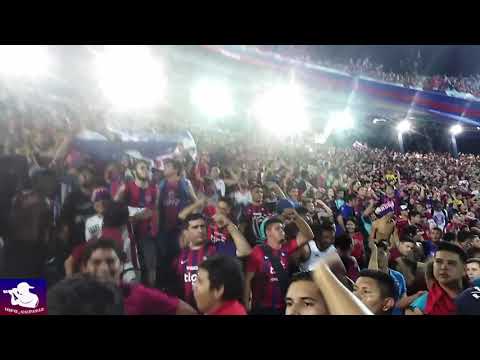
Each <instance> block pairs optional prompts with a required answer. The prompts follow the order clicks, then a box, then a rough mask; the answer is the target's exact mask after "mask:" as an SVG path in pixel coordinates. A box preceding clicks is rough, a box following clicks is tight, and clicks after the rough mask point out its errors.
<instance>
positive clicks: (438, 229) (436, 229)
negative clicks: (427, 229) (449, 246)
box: [432, 226, 443, 234]
mask: <svg viewBox="0 0 480 360" xmlns="http://www.w3.org/2000/svg"><path fill="white" fill-rule="evenodd" d="M432 231H440V232H441V233H442V234H443V230H442V229H440V228H439V227H438V226H436V227H434V228H433V229H432Z"/></svg>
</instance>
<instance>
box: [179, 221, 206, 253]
mask: <svg viewBox="0 0 480 360" xmlns="http://www.w3.org/2000/svg"><path fill="white" fill-rule="evenodd" d="M184 236H185V240H186V242H187V244H190V246H191V247H193V248H196V247H199V246H202V245H203V244H204V243H205V241H207V225H206V222H205V218H204V217H203V216H202V214H190V215H188V216H187V217H186V218H185V221H184Z"/></svg>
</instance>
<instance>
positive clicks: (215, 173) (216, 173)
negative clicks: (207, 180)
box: [210, 166, 220, 180]
mask: <svg viewBox="0 0 480 360" xmlns="http://www.w3.org/2000/svg"><path fill="white" fill-rule="evenodd" d="M210 176H211V177H212V179H215V180H217V179H218V178H219V177H220V169H219V168H218V167H216V166H214V167H212V170H210Z"/></svg>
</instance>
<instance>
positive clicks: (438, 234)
mask: <svg viewBox="0 0 480 360" xmlns="http://www.w3.org/2000/svg"><path fill="white" fill-rule="evenodd" d="M442 237H443V231H442V229H440V228H439V227H435V228H433V229H432V232H431V235H430V238H431V240H432V242H433V243H435V244H436V243H438V242H439V241H441V240H442Z"/></svg>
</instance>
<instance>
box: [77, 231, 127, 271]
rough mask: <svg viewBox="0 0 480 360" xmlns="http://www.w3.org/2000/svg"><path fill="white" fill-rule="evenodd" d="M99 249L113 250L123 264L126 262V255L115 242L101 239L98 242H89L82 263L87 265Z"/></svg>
mask: <svg viewBox="0 0 480 360" xmlns="http://www.w3.org/2000/svg"><path fill="white" fill-rule="evenodd" d="M98 249H112V250H113V251H115V254H117V256H118V258H119V259H120V261H121V262H125V260H126V254H125V253H124V251H123V250H122V249H121V248H120V245H119V244H118V243H117V242H116V241H115V240H112V239H107V238H103V237H101V238H100V239H98V240H91V241H88V242H87V245H86V246H85V249H84V251H83V255H82V261H81V263H82V264H83V265H85V264H86V263H87V262H88V260H90V257H91V256H92V254H93V253H94V252H95V251H96V250H98Z"/></svg>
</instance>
